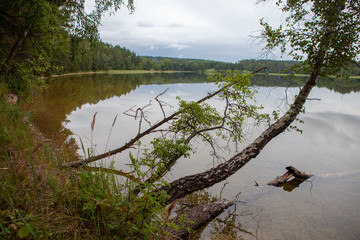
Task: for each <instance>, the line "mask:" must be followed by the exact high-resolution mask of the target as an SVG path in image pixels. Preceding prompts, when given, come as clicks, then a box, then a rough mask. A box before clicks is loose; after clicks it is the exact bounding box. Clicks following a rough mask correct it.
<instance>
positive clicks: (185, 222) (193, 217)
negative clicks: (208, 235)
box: [164, 200, 234, 240]
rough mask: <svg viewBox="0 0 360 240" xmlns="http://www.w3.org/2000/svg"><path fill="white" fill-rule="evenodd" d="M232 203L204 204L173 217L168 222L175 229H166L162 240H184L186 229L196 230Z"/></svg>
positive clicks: (187, 232) (224, 201) (225, 201)
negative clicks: (173, 225)
mask: <svg viewBox="0 0 360 240" xmlns="http://www.w3.org/2000/svg"><path fill="white" fill-rule="evenodd" d="M233 204H234V202H233V201H230V200H222V201H217V202H212V203H206V204H201V205H197V206H196V207H194V208H192V209H190V210H188V211H187V212H186V213H184V214H182V215H180V216H177V217H175V218H174V219H173V220H170V222H171V223H172V224H175V225H176V229H175V228H171V227H166V228H165V229H164V230H165V231H164V232H165V235H166V236H164V239H166V240H173V239H174V240H176V239H184V238H185V237H186V236H187V235H189V231H188V229H189V228H191V229H193V230H194V229H197V228H199V227H201V226H202V225H204V224H206V223H208V222H209V221H211V220H212V219H214V218H215V217H217V216H218V215H219V214H220V213H222V212H223V211H224V210H225V209H226V208H228V207H229V206H231V205H233Z"/></svg>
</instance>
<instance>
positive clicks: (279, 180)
mask: <svg viewBox="0 0 360 240" xmlns="http://www.w3.org/2000/svg"><path fill="white" fill-rule="evenodd" d="M286 170H287V172H286V173H284V174H283V175H282V176H277V177H276V178H275V179H273V180H271V181H270V182H268V185H273V186H279V185H281V184H284V183H286V182H287V181H288V180H289V179H290V178H291V177H295V178H301V179H308V178H309V177H312V176H313V175H312V174H308V173H305V172H301V171H299V170H297V169H296V168H295V167H293V166H289V167H286Z"/></svg>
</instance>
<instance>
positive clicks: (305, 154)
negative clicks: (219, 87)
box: [32, 74, 360, 239]
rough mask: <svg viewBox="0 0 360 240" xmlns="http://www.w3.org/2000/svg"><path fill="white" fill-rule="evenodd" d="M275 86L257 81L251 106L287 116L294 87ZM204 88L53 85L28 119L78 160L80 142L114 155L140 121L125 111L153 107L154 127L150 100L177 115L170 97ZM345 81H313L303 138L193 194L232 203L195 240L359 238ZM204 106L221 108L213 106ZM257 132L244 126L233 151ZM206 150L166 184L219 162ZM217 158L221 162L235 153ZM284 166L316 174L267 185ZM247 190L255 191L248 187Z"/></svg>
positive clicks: (87, 79) (80, 79)
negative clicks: (162, 103)
mask: <svg viewBox="0 0 360 240" xmlns="http://www.w3.org/2000/svg"><path fill="white" fill-rule="evenodd" d="M283 80H284V79H282V78H266V77H265V76H261V77H259V78H257V79H256V81H255V84H256V85H257V86H261V87H257V89H258V94H257V97H256V99H257V102H258V103H261V104H262V105H263V106H264V112H267V113H271V112H272V110H273V109H279V108H280V109H282V110H285V109H286V100H284V98H285V93H286V94H287V97H288V99H291V98H292V97H293V96H294V95H295V94H297V92H298V88H296V87H291V88H288V89H287V90H286V88H285V86H287V85H288V83H283ZM205 81H206V78H205V77H204V76H200V75H193V74H173V75H171V74H163V75H150V74H148V75H88V76H68V77H59V78H56V79H54V80H53V81H52V83H51V85H50V87H49V88H48V89H46V90H45V91H44V93H43V95H42V96H41V97H39V99H38V100H37V101H36V102H34V103H33V106H32V107H33V109H34V111H35V112H34V119H35V121H36V124H37V125H38V127H39V128H40V130H41V131H43V132H44V133H46V134H47V135H48V136H49V137H51V138H53V139H56V140H57V141H58V142H59V143H61V142H66V147H67V148H68V149H69V151H72V152H77V153H78V154H80V155H81V154H82V151H81V150H80V149H78V143H79V139H80V138H81V139H82V141H83V142H84V144H85V147H86V148H88V147H90V146H91V144H92V145H93V146H94V148H95V149H96V153H102V152H103V151H104V150H105V147H107V148H110V149H114V148H116V147H118V146H120V145H121V144H123V143H125V142H127V141H128V140H129V139H130V138H131V137H132V136H133V135H134V132H135V133H136V132H137V129H138V122H137V121H135V120H134V119H132V118H130V117H127V116H125V115H124V114H123V112H125V111H126V110H128V109H130V108H131V107H134V106H136V108H137V107H141V106H144V105H146V104H148V103H149V101H150V100H152V105H151V107H149V108H148V112H147V116H148V118H149V120H150V121H151V122H153V123H154V122H156V120H158V119H160V118H161V116H162V113H161V111H160V109H159V108H158V105H157V104H156V102H155V101H154V99H153V98H154V97H156V96H157V95H158V94H160V93H161V92H163V91H165V90H166V89H168V91H167V92H166V94H165V95H163V96H162V98H161V99H162V100H163V101H165V102H167V103H168V104H169V105H171V106H172V107H168V108H166V111H167V113H171V112H173V111H175V110H176V106H177V105H176V104H177V101H176V99H175V97H177V96H179V97H181V98H182V99H185V100H197V99H199V98H201V97H203V96H206V94H207V93H208V92H209V91H213V90H215V89H216V87H215V86H214V85H212V84H210V83H207V82H205ZM297 81H300V82H301V81H302V80H301V79H299V80H297ZM354 81H355V85H354ZM351 83H352V87H353V88H352V87H351V86H349V84H347V85H346V86H347V87H343V86H340V85H338V84H337V82H336V81H331V80H330V82H328V83H326V82H321V84H320V86H327V87H328V88H324V87H323V88H316V89H314V90H313V91H312V93H311V96H310V98H313V99H314V100H311V101H308V102H307V103H306V113H305V114H302V115H301V116H300V118H301V119H302V120H304V124H298V126H299V128H300V129H302V130H303V134H299V133H297V132H295V131H290V132H285V133H283V134H281V135H280V136H278V137H277V138H275V139H274V140H272V141H271V142H270V143H269V144H268V145H267V146H266V147H265V148H264V150H263V151H262V152H261V153H260V155H259V156H258V157H257V158H256V159H253V160H252V161H251V162H250V163H248V164H247V165H246V166H245V167H244V168H242V169H241V170H240V171H238V172H237V173H236V174H234V175H233V176H231V177H230V178H228V179H227V180H226V181H225V182H222V183H219V184H217V185H215V186H214V187H212V188H210V189H207V190H206V191H203V192H201V194H198V197H199V198H201V197H203V198H204V197H206V196H207V194H210V195H211V196H214V197H221V198H227V199H235V200H236V204H235V205H234V206H233V207H230V208H229V209H228V210H227V211H225V212H224V213H223V214H222V215H220V216H219V217H218V218H217V219H216V220H214V221H213V222H212V223H210V224H209V225H208V226H207V227H206V228H205V229H204V231H203V232H202V234H201V238H202V239H211V238H212V239H236V238H238V239H242V238H243V239H256V237H257V238H258V239H360V207H359V205H360V184H359V183H360V108H359V107H358V104H359V103H360V93H359V92H358V90H359V83H356V80H351ZM292 86H295V85H292ZM330 89H332V90H330ZM352 89H353V90H355V91H352ZM285 90H286V91H285ZM210 104H211V105H213V106H221V103H220V102H219V101H217V100H216V99H213V100H211V101H210ZM95 112H97V116H96V124H95V130H94V133H93V136H91V130H90V123H91V121H92V118H93V115H94V113H95ZM117 114H118V118H117V121H116V124H115V126H114V127H113V129H112V130H111V135H110V140H109V144H108V145H107V146H106V143H107V140H108V137H109V133H110V129H111V125H112V123H113V120H114V117H115V116H116V115H117ZM262 129H263V128H262ZM262 129H252V128H249V129H248V132H249V134H248V135H247V136H246V139H245V141H244V143H242V144H241V146H245V145H246V143H247V142H250V141H251V140H252V139H253V138H255V137H257V136H258V134H260V132H261V130H262ZM145 142H146V140H145ZM241 146H240V147H241ZM210 151H211V150H210V149H209V147H208V146H206V145H204V144H202V143H197V152H196V154H194V156H192V157H191V158H189V159H181V160H180V161H179V162H178V163H177V164H176V165H175V166H174V168H173V171H171V173H169V174H168V175H167V176H166V178H167V179H168V180H169V181H171V180H175V179H177V178H179V177H182V176H186V175H189V174H193V173H197V172H199V171H203V170H205V169H208V168H210V167H212V166H213V164H216V163H217V161H216V160H215V161H214V160H213V158H212V156H211V154H210ZM222 154H223V156H224V157H225V158H227V157H229V156H231V155H232V154H233V153H229V152H227V151H226V152H224V153H222ZM111 160H113V161H115V167H116V168H121V169H123V168H125V169H126V168H127V166H126V164H127V162H126V160H127V153H125V154H122V155H118V156H115V157H114V158H112V159H111ZM289 165H293V166H295V167H296V168H298V169H299V170H302V171H306V172H308V173H312V174H314V175H315V176H314V177H313V178H311V179H309V180H308V181H305V182H303V183H299V182H294V181H293V182H292V183H293V185H288V186H285V187H284V188H276V187H269V186H267V185H266V183H267V182H269V181H270V180H272V179H273V178H274V177H276V176H278V175H282V174H283V173H284V172H285V171H286V170H285V167H286V166H289ZM255 182H257V183H258V184H259V186H254V185H255ZM189 201H190V200H189Z"/></svg>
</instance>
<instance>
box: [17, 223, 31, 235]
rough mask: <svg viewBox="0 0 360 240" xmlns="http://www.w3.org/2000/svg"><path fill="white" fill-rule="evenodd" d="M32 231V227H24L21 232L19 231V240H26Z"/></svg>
mask: <svg viewBox="0 0 360 240" xmlns="http://www.w3.org/2000/svg"><path fill="white" fill-rule="evenodd" d="M30 232H31V230H30V226H29V225H25V226H22V227H21V228H20V229H19V231H18V236H19V238H25V237H27V236H28V235H29V234H30Z"/></svg>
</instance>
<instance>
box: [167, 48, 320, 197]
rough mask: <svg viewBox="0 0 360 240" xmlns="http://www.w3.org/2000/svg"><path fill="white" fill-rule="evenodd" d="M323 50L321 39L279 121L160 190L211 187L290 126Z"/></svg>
mask: <svg viewBox="0 0 360 240" xmlns="http://www.w3.org/2000/svg"><path fill="white" fill-rule="evenodd" d="M325 52H326V47H325V43H324V44H322V46H320V50H319V53H318V57H317V61H316V63H315V65H314V68H313V71H312V73H311V75H310V77H309V79H308V80H307V82H306V83H305V85H304V86H303V87H302V89H301V90H300V93H299V95H298V96H297V97H296V99H295V101H294V103H293V104H292V105H291V107H290V109H289V110H288V111H287V112H286V113H285V114H284V115H283V116H282V117H281V118H280V119H279V120H278V121H276V122H275V123H273V124H272V125H270V126H269V127H268V128H267V129H266V130H265V131H264V132H263V133H262V134H261V135H260V136H259V137H258V138H256V139H255V141H253V142H252V143H251V144H249V145H248V146H247V147H246V148H244V149H243V150H242V151H241V152H240V153H239V154H237V155H235V156H234V157H232V158H231V159H229V160H228V161H226V162H224V163H221V164H219V165H218V166H216V167H214V168H211V169H209V170H207V171H205V172H202V173H198V174H195V175H190V176H186V177H183V178H180V179H178V180H176V181H173V182H171V183H170V184H169V185H168V186H165V187H163V188H161V189H160V190H164V191H166V192H167V194H169V195H170V199H169V200H168V202H172V201H174V200H176V199H179V198H182V197H184V196H186V195H188V194H191V193H193V192H195V191H198V190H201V189H204V188H208V187H211V186H213V185H214V184H216V183H218V182H221V181H223V180H225V179H227V178H228V177H230V176H231V175H233V174H234V173H235V172H237V171H238V170H239V169H240V168H242V167H243V166H244V165H245V164H246V163H248V162H249V161H250V160H251V159H253V158H255V157H256V156H257V155H258V154H259V153H260V152H261V150H262V149H263V148H264V147H265V146H266V144H267V143H268V142H270V140H272V139H273V138H275V137H276V136H277V135H279V134H280V133H282V132H283V131H284V130H285V129H286V128H287V127H289V125H290V124H291V123H292V122H293V121H294V120H295V118H296V116H297V115H298V114H299V112H300V111H301V109H302V107H303V105H304V103H305V101H306V98H307V97H308V95H309V93H310V91H311V89H312V88H313V87H314V86H315V85H316V80H317V78H318V77H319V74H320V70H321V67H322V65H323V60H324V55H325Z"/></svg>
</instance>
